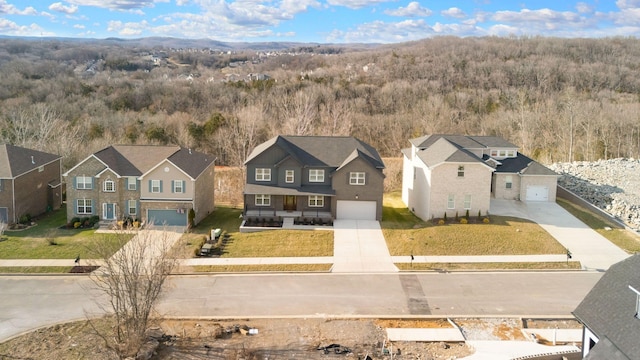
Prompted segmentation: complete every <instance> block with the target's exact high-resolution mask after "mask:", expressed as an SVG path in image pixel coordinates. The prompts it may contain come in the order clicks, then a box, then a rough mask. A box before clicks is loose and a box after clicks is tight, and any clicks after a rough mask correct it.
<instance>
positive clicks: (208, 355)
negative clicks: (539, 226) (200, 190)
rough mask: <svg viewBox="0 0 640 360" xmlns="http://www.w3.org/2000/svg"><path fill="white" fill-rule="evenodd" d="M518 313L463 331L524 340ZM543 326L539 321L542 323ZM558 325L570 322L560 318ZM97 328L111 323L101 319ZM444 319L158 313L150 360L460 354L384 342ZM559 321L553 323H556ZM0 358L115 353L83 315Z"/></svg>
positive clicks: (459, 349) (446, 347) (433, 358)
mask: <svg viewBox="0 0 640 360" xmlns="http://www.w3.org/2000/svg"><path fill="white" fill-rule="evenodd" d="M521 324H522V322H521V321H520V320H511V319H482V320H478V319H465V320H461V321H460V324H459V325H458V326H460V327H461V329H462V331H463V332H464V333H466V336H467V337H475V338H478V339H493V340H522V337H521V335H520V332H519V329H518V327H519V326H520V325H521ZM543 325H544V324H543ZM560 325H561V326H562V327H572V326H575V323H574V322H571V321H570V322H568V323H567V322H566V321H562V322H560ZM94 326H95V327H96V328H99V329H102V330H103V331H104V330H105V329H108V326H109V324H108V323H107V322H106V321H104V320H98V321H94ZM451 326H452V325H451V324H450V323H449V322H448V321H447V320H440V319H435V320H378V319H356V320H341V319H317V318H313V319H252V320H249V319H237V320H220V321H216V320H178V319H176V320H162V321H161V322H160V323H158V324H157V325H156V327H154V328H152V329H151V330H150V336H151V337H152V338H154V339H156V340H157V341H158V346H157V347H156V348H155V352H153V355H152V357H151V359H176V360H177V359H187V360H189V359H219V360H285V359H287V360H288V359H309V360H314V359H327V360H333V359H345V360H355V359H361V360H365V359H371V360H376V359H391V357H392V356H393V359H398V360H405V359H407V360H408V359H414V360H418V359H419V360H439V359H462V358H464V357H465V356H468V355H470V354H472V353H473V349H472V348H470V347H469V346H467V345H466V344H465V343H463V342H455V343H444V342H393V343H390V342H388V341H387V335H386V328H445V327H451ZM554 326H555V327H558V323H557V322H556V323H555V324H554ZM0 359H2V360H4V359H95V360H102V359H105V360H106V359H117V357H116V356H115V355H114V354H113V353H111V352H110V351H109V350H108V349H106V348H105V347H104V342H103V340H102V339H101V338H100V337H99V336H97V335H96V334H95V332H94V330H93V329H92V326H91V325H89V323H88V322H87V321H80V322H74V323H68V324H62V325H56V326H52V327H49V328H43V329H39V330H36V331H34V332H31V333H28V334H26V335H23V336H20V337H17V338H14V339H12V340H9V341H7V342H5V343H2V344H0Z"/></svg>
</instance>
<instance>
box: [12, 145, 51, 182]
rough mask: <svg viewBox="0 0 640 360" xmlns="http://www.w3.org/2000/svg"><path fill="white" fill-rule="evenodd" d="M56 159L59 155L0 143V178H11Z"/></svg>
mask: <svg viewBox="0 0 640 360" xmlns="http://www.w3.org/2000/svg"><path fill="white" fill-rule="evenodd" d="M57 159H60V156H58V155H54V154H49V153H46V152H42V151H38V150H32V149H27V148H23V147H19V146H14V145H10V144H2V145H0V178H5V179H12V178H15V177H18V176H20V175H22V174H24V173H26V172H29V171H31V170H34V169H37V168H39V167H40V166H43V165H45V164H48V163H50V162H52V161H54V160H57Z"/></svg>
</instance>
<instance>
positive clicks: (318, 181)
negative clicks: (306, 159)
mask: <svg viewBox="0 0 640 360" xmlns="http://www.w3.org/2000/svg"><path fill="white" fill-rule="evenodd" d="M312 171H313V172H316V175H315V178H316V180H311V172H312ZM319 173H322V180H317V179H318V174H319ZM324 173H325V171H324V169H309V182H310V183H323V182H324V181H325V176H324Z"/></svg>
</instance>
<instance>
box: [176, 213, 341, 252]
mask: <svg viewBox="0 0 640 360" xmlns="http://www.w3.org/2000/svg"><path fill="white" fill-rule="evenodd" d="M241 214H242V210H240V209H237V208H233V207H227V206H217V207H216V210H215V211H214V212H213V213H212V214H211V215H209V216H208V217H207V218H205V219H204V220H202V221H201V222H200V223H199V224H198V225H197V226H196V227H194V228H193V229H191V233H190V234H185V235H184V236H183V237H182V238H181V242H180V244H181V245H179V246H181V247H182V249H181V252H180V254H181V256H182V257H187V258H188V257H193V256H194V253H195V251H196V248H197V247H198V246H199V244H200V242H201V241H202V238H203V237H204V236H207V235H209V234H210V232H211V229H216V228H220V229H222V231H223V232H226V233H228V234H229V235H230V236H229V240H228V241H227V244H226V245H225V246H224V248H223V251H222V255H221V257H225V258H235V257H306V256H332V255H333V231H324V230H323V231H311V230H267V231H261V232H255V233H241V232H240V224H241V223H242V218H240V215H241Z"/></svg>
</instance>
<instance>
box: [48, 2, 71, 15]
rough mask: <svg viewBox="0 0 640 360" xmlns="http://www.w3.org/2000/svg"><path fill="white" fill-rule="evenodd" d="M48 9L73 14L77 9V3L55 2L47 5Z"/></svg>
mask: <svg viewBox="0 0 640 360" xmlns="http://www.w3.org/2000/svg"><path fill="white" fill-rule="evenodd" d="M49 10H51V11H57V12H61V13H65V14H68V15H70V14H75V13H76V12H77V11H78V6H77V5H71V6H64V5H63V4H62V3H61V2H57V3H53V4H51V5H49Z"/></svg>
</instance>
